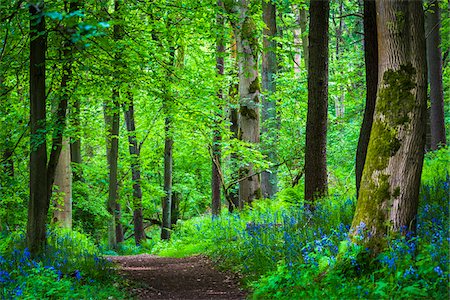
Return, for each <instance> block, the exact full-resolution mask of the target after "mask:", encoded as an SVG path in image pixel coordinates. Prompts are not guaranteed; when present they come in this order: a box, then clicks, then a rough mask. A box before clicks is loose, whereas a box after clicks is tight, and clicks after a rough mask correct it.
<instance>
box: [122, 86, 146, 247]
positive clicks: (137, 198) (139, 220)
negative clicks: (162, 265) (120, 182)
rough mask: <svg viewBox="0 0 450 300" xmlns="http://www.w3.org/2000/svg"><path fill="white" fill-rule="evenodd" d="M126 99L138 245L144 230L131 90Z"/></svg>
mask: <svg viewBox="0 0 450 300" xmlns="http://www.w3.org/2000/svg"><path fill="white" fill-rule="evenodd" d="M128 101H129V102H128V103H127V105H126V110H125V122H126V125H127V130H128V149H129V152H130V157H131V179H132V181H133V224H134V241H135V243H136V246H139V245H140V244H141V241H142V240H144V239H145V232H144V223H143V213H142V189H141V164H140V158H139V157H140V149H139V146H138V142H137V138H136V125H135V121H134V104H133V95H132V94H131V92H129V93H128Z"/></svg>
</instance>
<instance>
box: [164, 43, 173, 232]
mask: <svg viewBox="0 0 450 300" xmlns="http://www.w3.org/2000/svg"><path fill="white" fill-rule="evenodd" d="M169 60H170V61H169V66H171V68H170V69H169V70H168V74H167V76H168V82H169V86H168V87H166V95H165V97H164V99H163V111H164V115H165V121H164V124H165V126H164V134H165V141H164V192H165V196H164V197H163V200H162V225H161V239H163V240H168V239H170V233H171V228H172V216H171V214H172V196H173V192H172V179H173V176H172V174H173V132H172V131H173V126H172V122H173V121H172V113H173V111H172V101H173V99H172V94H171V88H172V87H171V83H172V77H173V71H174V69H173V67H174V64H175V48H174V47H170V49H169Z"/></svg>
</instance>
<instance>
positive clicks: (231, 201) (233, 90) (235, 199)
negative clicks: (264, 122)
mask: <svg viewBox="0 0 450 300" xmlns="http://www.w3.org/2000/svg"><path fill="white" fill-rule="evenodd" d="M234 37H236V35H234ZM236 43H237V42H236V38H234V43H233V45H232V47H231V48H232V50H231V58H232V59H233V61H234V68H233V76H239V75H238V74H239V70H238V69H239V68H238V65H237V45H236ZM228 96H229V98H230V102H231V105H230V108H229V112H230V113H229V120H230V132H231V139H237V138H238V134H239V111H238V109H237V108H236V106H237V104H238V103H239V100H238V99H237V98H238V97H239V82H237V83H233V84H231V85H230V90H229V92H228ZM230 156H231V169H232V170H233V172H232V174H231V181H232V182H234V181H236V180H237V179H238V178H237V177H238V176H239V172H238V171H237V169H238V168H237V163H236V161H237V160H238V159H239V158H238V156H237V154H236V152H232V153H231V155H230ZM235 170H236V172H234V171H235ZM225 196H226V197H227V201H228V211H229V212H230V213H232V212H233V211H234V209H235V208H239V207H241V205H240V201H239V190H238V189H236V188H233V187H230V190H229V192H228V191H227V190H225Z"/></svg>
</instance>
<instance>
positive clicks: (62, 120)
mask: <svg viewBox="0 0 450 300" xmlns="http://www.w3.org/2000/svg"><path fill="white" fill-rule="evenodd" d="M29 11H30V134H31V135H30V199H29V202H28V222H27V245H28V248H29V250H30V253H31V254H32V255H33V256H36V255H39V254H40V253H41V252H42V251H43V249H44V246H45V244H46V224H47V215H48V210H49V206H50V198H51V194H52V187H53V182H54V180H55V173H56V166H57V164H58V160H59V157H60V153H61V149H62V144H63V143H62V141H63V133H64V129H65V126H66V112H67V104H68V99H67V98H68V97H61V99H60V100H59V101H58V105H57V107H56V111H55V113H54V118H55V119H54V124H53V133H52V142H51V143H52V145H51V150H50V155H49V157H48V161H47V142H46V139H47V134H46V132H47V130H46V125H47V124H46V122H47V119H46V94H45V91H46V85H45V75H46V72H45V66H46V50H47V32H46V28H45V17H44V15H45V3H44V1H40V2H37V3H30V4H29ZM64 80H67V78H66V79H64V76H63V81H62V85H64Z"/></svg>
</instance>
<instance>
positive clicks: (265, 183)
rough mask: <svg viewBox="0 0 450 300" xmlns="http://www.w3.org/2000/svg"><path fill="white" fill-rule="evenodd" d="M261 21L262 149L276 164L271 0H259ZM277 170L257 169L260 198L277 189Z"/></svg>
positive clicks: (273, 11) (274, 27)
mask: <svg viewBox="0 0 450 300" xmlns="http://www.w3.org/2000/svg"><path fill="white" fill-rule="evenodd" d="M262 8H263V21H264V24H265V27H264V30H263V55H262V72H261V77H262V89H263V91H264V93H263V96H262V130H261V131H262V137H263V139H262V149H263V154H265V155H267V158H268V161H269V163H270V165H276V164H277V156H276V146H277V140H278V128H279V125H278V119H277V113H276V100H275V99H273V95H274V93H275V92H276V82H275V75H276V73H277V69H278V64H277V51H276V50H277V42H276V40H275V37H276V35H277V24H276V6H275V4H274V3H272V2H270V1H269V2H266V1H264V0H263V1H262ZM277 185H278V180H277V170H276V169H274V170H273V171H272V172H267V171H266V172H262V173H261V192H262V196H263V197H264V198H272V197H273V196H274V195H275V193H276V192H277Z"/></svg>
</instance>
